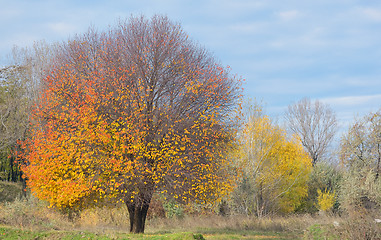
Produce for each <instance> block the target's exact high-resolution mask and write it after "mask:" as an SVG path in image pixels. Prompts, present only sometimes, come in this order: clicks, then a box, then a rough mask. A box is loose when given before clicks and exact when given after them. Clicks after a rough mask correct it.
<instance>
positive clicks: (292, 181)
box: [233, 106, 311, 216]
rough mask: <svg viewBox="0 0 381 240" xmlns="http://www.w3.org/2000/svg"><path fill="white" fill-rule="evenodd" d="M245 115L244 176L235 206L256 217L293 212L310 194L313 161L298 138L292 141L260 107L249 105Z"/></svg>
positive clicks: (242, 137)
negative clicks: (309, 184)
mask: <svg viewBox="0 0 381 240" xmlns="http://www.w3.org/2000/svg"><path fill="white" fill-rule="evenodd" d="M246 114H247V115H246V116H247V117H246V120H247V122H246V124H245V127H244V129H243V131H242V132H241V133H240V134H239V139H240V145H239V147H238V152H237V156H238V158H239V162H240V164H241V167H242V171H243V178H242V181H241V183H240V184H239V185H238V188H237V189H236V192H235V193H233V199H234V200H235V203H236V207H238V208H241V209H242V210H243V211H244V213H246V214H255V215H257V216H264V215H266V214H268V213H276V212H278V213H289V212H292V211H294V210H295V209H296V208H297V207H298V206H299V205H300V203H301V200H302V199H303V197H305V196H306V195H307V180H308V176H309V173H310V171H311V160H310V158H309V156H308V154H307V153H306V152H305V151H304V150H303V147H302V146H301V145H300V144H299V142H298V141H297V139H291V140H289V139H288V138H287V135H286V132H285V131H284V130H282V129H281V128H279V127H278V126H276V125H274V124H273V123H272V122H271V120H270V119H269V118H268V117H267V116H265V115H263V114H262V113H261V109H260V107H258V106H254V107H250V108H249V112H247V113H246Z"/></svg>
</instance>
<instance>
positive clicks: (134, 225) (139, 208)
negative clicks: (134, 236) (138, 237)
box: [126, 197, 151, 233]
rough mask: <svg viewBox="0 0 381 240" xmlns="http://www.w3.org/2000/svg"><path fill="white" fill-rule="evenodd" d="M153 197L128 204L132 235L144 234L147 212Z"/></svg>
mask: <svg viewBox="0 0 381 240" xmlns="http://www.w3.org/2000/svg"><path fill="white" fill-rule="evenodd" d="M150 201H151V197H150V198H149V199H145V200H144V201H142V202H139V203H135V202H126V205H127V209H128V213H129V218H130V232H131V233H144V227H145V223H146V217H147V212H148V208H149V204H150Z"/></svg>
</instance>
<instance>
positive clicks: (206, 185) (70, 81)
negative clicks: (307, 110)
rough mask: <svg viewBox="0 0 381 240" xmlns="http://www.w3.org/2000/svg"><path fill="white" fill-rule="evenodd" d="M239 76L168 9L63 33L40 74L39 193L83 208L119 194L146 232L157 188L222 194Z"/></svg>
mask: <svg viewBox="0 0 381 240" xmlns="http://www.w3.org/2000/svg"><path fill="white" fill-rule="evenodd" d="M239 89H240V88H239V81H238V80H237V79H236V78H235V77H232V76H231V75H230V74H229V70H228V69H224V68H223V67H221V66H220V65H218V64H217V63H216V62H215V60H214V59H213V58H212V57H211V56H210V54H208V52H207V51H206V50H204V49H203V48H201V47H199V46H198V45H196V44H195V43H193V42H192V41H190V40H189V39H188V36H187V35H186V34H185V33H184V32H183V30H182V29H181V27H180V25H178V24H175V23H173V22H171V21H170V20H168V19H167V18H166V17H162V16H154V17H153V18H152V19H149V20H148V19H146V18H144V17H136V18H134V17H132V18H131V19H130V20H129V21H128V22H120V23H119V25H118V26H117V27H115V28H111V29H110V30H109V31H107V32H102V33H99V32H97V31H95V30H89V31H88V32H87V33H86V34H83V35H78V36H76V37H75V38H74V39H72V40H69V41H68V42H67V43H63V44H61V45H60V46H59V47H58V50H57V52H56V54H55V56H54V58H53V59H52V67H51V69H50V72H49V74H48V76H47V77H46V78H44V79H43V82H42V92H41V97H40V98H39V100H38V104H37V105H36V107H35V109H34V112H35V114H34V116H33V121H32V134H31V138H30V140H28V141H26V142H24V150H25V152H24V154H23V155H22V157H24V158H25V159H28V163H27V164H25V165H24V166H23V171H24V172H25V174H26V176H27V177H28V179H29V180H28V185H29V187H30V188H31V190H32V191H33V192H34V194H36V195H37V196H38V197H39V198H42V199H45V200H48V201H49V202H50V203H51V204H52V205H53V206H56V207H59V208H70V209H79V208H82V207H87V206H89V205H90V204H95V203H96V202H101V201H108V200H119V201H123V202H124V203H125V204H126V205H127V208H128V211H129V217H130V231H132V232H134V233H139V232H144V225H145V219H146V214H147V210H148V208H149V204H150V201H151V198H152V195H153V194H154V193H155V192H161V193H163V194H166V195H168V196H170V197H171V198H173V199H176V200H177V201H179V202H183V203H186V202H189V201H197V202H201V203H202V202H210V201H215V200H218V199H219V198H220V197H221V196H222V195H224V194H226V193H227V192H229V191H230V190H231V188H232V184H233V183H232V179H231V178H230V177H229V175H228V171H227V170H226V169H225V167H226V166H227V165H228V164H229V163H228V162H227V160H226V157H225V156H224V155H225V154H224V149H225V148H226V146H227V145H228V144H229V141H230V140H231V138H232V134H231V131H232V123H233V121H232V119H230V115H231V114H230V113H231V111H232V110H233V109H235V108H236V105H237V101H238V99H239V97H240V93H239Z"/></svg>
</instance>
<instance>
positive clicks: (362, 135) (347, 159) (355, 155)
mask: <svg viewBox="0 0 381 240" xmlns="http://www.w3.org/2000/svg"><path fill="white" fill-rule="evenodd" d="M340 160H341V163H342V164H343V166H344V167H345V170H346V171H345V174H344V179H343V183H342V188H341V189H342V191H341V192H342V194H341V195H342V196H341V201H342V204H343V206H344V208H346V209H350V210H352V209H358V208H360V207H361V208H366V209H374V208H378V209H380V208H381V177H380V174H381V110H379V111H378V112H376V113H370V114H368V115H367V116H365V117H364V118H362V119H358V120H356V121H355V123H354V124H353V125H352V126H350V127H349V129H348V131H347V132H346V133H345V134H344V135H343V137H342V139H341V143H340Z"/></svg>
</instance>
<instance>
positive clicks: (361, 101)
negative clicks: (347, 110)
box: [321, 94, 381, 107]
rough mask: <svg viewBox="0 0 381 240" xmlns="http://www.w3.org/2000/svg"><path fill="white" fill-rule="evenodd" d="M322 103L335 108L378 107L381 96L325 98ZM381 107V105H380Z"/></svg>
mask: <svg viewBox="0 0 381 240" xmlns="http://www.w3.org/2000/svg"><path fill="white" fill-rule="evenodd" d="M321 101H322V102H324V103H327V104H329V105H332V106H335V107H350V106H360V105H368V106H372V105H375V104H376V105H377V103H381V94H375V95H363V96H347V97H331V98H323V99H321ZM380 107H381V105H380Z"/></svg>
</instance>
